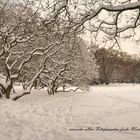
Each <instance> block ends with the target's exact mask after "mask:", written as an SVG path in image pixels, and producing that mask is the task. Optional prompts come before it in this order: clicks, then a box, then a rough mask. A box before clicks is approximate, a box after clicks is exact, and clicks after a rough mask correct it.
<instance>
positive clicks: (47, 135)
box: [0, 84, 140, 140]
mask: <svg viewBox="0 0 140 140" xmlns="http://www.w3.org/2000/svg"><path fill="white" fill-rule="evenodd" d="M97 127H98V128H99V127H100V128H99V129H100V130H97ZM132 127H135V128H134V129H135V131H134V129H133V128H132ZM136 127H137V128H136ZM105 128H106V130H107V131H103V130H104V129H105ZM122 128H124V129H126V130H122ZM109 129H110V131H109ZM113 129H114V130H113ZM131 129H132V130H131ZM138 129H140V85H132V84H121V85H119V84H113V85H109V86H93V87H91V89H90V92H89V93H86V92H77V93H62V94H60V93H59V94H56V95H55V96H48V95H47V93H46V90H35V91H33V93H32V94H31V95H27V96H24V97H22V98H21V99H19V100H17V101H16V102H14V101H7V100H5V99H2V100H0V140H140V130H138Z"/></svg>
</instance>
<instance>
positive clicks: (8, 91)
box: [5, 84, 13, 99]
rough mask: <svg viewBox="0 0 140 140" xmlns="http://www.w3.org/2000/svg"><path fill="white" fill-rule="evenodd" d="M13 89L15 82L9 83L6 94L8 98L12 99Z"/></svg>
mask: <svg viewBox="0 0 140 140" xmlns="http://www.w3.org/2000/svg"><path fill="white" fill-rule="evenodd" d="M12 89H13V84H9V85H8V86H7V88H6V90H5V95H6V98H7V99H10V94H11V91H12Z"/></svg>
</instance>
